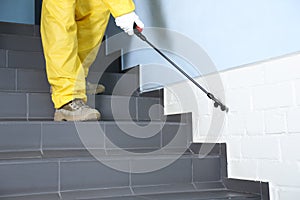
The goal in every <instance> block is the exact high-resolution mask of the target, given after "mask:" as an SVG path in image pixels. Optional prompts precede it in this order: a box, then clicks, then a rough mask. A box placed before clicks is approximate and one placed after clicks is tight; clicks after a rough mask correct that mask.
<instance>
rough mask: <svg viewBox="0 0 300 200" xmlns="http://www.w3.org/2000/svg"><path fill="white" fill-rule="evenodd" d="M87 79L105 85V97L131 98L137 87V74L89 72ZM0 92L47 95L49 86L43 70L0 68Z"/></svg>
mask: <svg viewBox="0 0 300 200" xmlns="http://www.w3.org/2000/svg"><path fill="white" fill-rule="evenodd" d="M101 75H102V77H99V76H101ZM88 79H89V80H90V82H92V83H97V82H100V83H101V84H103V85H105V86H106V91H105V93H104V94H106V95H111V94H113V92H114V95H119V96H131V95H132V94H133V91H135V90H137V88H138V87H139V82H138V81H139V80H138V75H137V74H126V75H124V74H121V73H106V72H105V73H104V74H100V73H97V72H91V73H90V75H89V77H88ZM99 79H100V81H99ZM117 83H118V88H115V86H116V84H117ZM0 91H2V92H3V91H8V92H29V93H30V92H40V93H49V92H50V86H49V83H48V80H47V75H46V71H45V70H32V69H10V68H0Z"/></svg>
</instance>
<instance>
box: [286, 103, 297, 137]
mask: <svg viewBox="0 0 300 200" xmlns="http://www.w3.org/2000/svg"><path fill="white" fill-rule="evenodd" d="M287 124H288V132H289V133H300V108H291V109H289V111H288V113H287Z"/></svg>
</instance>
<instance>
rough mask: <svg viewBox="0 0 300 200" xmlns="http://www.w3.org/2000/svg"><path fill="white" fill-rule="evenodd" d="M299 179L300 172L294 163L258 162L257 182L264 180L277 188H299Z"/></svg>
mask: <svg viewBox="0 0 300 200" xmlns="http://www.w3.org/2000/svg"><path fill="white" fill-rule="evenodd" d="M299 177H300V170H299V168H298V166H297V163H295V162H277V161H269V160H261V161H259V164H258V178H259V180H266V181H269V182H272V183H274V184H276V185H277V186H288V187H300V178H299Z"/></svg>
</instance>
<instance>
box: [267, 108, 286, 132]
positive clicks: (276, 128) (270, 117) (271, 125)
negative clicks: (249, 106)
mask: <svg viewBox="0 0 300 200" xmlns="http://www.w3.org/2000/svg"><path fill="white" fill-rule="evenodd" d="M286 127H287V125H286V110H283V109H274V110H268V111H265V131H266V133H267V134H280V133H285V132H286V131H287V128H286Z"/></svg>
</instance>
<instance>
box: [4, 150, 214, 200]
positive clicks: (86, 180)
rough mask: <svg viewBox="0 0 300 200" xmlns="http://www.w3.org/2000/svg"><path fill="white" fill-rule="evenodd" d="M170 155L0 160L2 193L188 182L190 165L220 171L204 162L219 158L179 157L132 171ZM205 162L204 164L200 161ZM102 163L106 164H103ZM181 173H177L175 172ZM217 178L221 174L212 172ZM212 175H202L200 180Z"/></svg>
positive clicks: (160, 160)
mask: <svg viewBox="0 0 300 200" xmlns="http://www.w3.org/2000/svg"><path fill="white" fill-rule="evenodd" d="M171 159H172V158H159V157H158V158H149V159H145V158H141V159H139V158H135V159H134V160H132V159H126V158H123V159H108V160H106V161H105V162H103V163H100V162H98V161H95V160H93V159H82V158H75V159H70V160H53V159H52V160H45V161H39V160H36V161H34V160H33V161H27V162H26V163H22V162H11V163H5V164H2V163H0V175H1V177H2V178H3V180H6V181H5V182H3V183H2V184H1V188H0V191H1V196H7V195H18V194H27V195H29V194H32V193H54V192H58V190H60V191H72V190H86V189H97V188H98V189H100V188H115V187H130V186H131V187H135V186H145V185H153V186H154V185H160V184H174V183H177V184H190V183H192V182H193V178H192V173H193V172H192V168H200V169H202V170H205V171H207V172H209V174H219V168H217V167H219V166H214V167H210V166H209V167H208V168H207V163H210V164H212V165H213V164H215V163H216V162H218V160H219V158H206V159H201V160H200V159H197V158H192V157H187V156H185V157H182V158H179V159H178V160H177V161H175V162H174V163H172V164H171V165H170V166H168V167H166V168H163V169H159V170H157V171H154V172H150V173H139V174H136V173H134V168H135V166H142V165H149V164H155V163H156V164H158V163H161V162H165V161H166V160H170V161H172V160H171ZM202 161H204V162H206V163H205V164H204V165H203V166H202V164H201V162H202ZM104 163H105V164H104ZM107 165H108V166H118V167H122V169H124V170H125V169H126V170H128V171H131V173H128V172H121V171H118V170H116V169H112V168H110V167H108V166H107ZM178 172H180V173H178ZM215 177H216V179H217V180H214V181H219V180H220V177H217V175H215ZM210 180H212V179H211V178H209V179H206V177H203V179H202V180H201V181H202V182H208V181H210Z"/></svg>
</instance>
